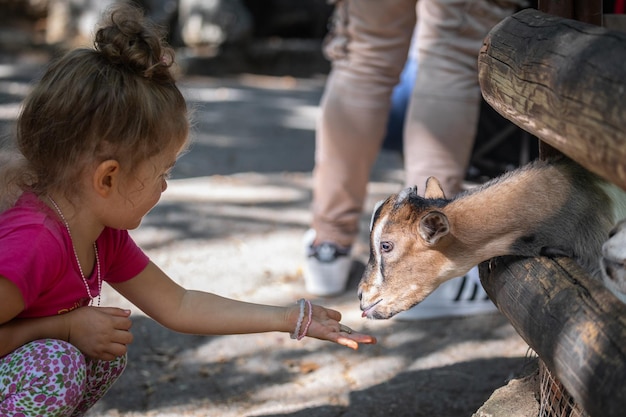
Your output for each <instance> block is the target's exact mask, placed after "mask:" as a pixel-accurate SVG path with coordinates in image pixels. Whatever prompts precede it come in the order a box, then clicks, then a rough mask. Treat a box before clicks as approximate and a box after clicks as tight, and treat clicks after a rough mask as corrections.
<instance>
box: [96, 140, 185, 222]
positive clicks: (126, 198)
mask: <svg viewBox="0 0 626 417" xmlns="http://www.w3.org/2000/svg"><path fill="white" fill-rule="evenodd" d="M181 150H182V147H174V146H172V147H171V149H169V150H167V151H165V152H163V153H162V154H159V155H155V156H153V157H151V158H150V159H148V160H146V161H144V162H143V163H141V165H140V166H139V167H138V168H137V169H136V170H135V172H134V173H132V174H131V175H129V176H128V178H127V179H126V180H124V181H122V183H121V184H120V190H119V193H118V198H117V201H116V202H115V206H116V207H115V211H116V215H115V216H112V218H113V219H115V220H114V223H115V224H108V225H109V226H111V227H114V228H116V229H135V228H137V227H138V226H139V224H140V223H141V220H142V219H143V217H144V216H145V215H146V214H147V213H148V212H149V211H150V210H151V209H152V208H153V207H154V206H155V205H156V203H157V202H158V201H159V199H160V198H161V194H162V193H163V191H165V190H166V189H167V180H168V179H169V176H170V173H171V170H172V168H173V167H174V164H175V163H176V160H177V158H178V156H179V155H180V153H181Z"/></svg>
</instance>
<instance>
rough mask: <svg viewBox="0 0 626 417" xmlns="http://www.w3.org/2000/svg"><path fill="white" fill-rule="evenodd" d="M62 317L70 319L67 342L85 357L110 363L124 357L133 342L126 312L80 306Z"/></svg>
mask: <svg viewBox="0 0 626 417" xmlns="http://www.w3.org/2000/svg"><path fill="white" fill-rule="evenodd" d="M64 316H65V317H66V319H67V320H69V334H68V338H67V341H68V342H70V343H71V344H73V345H74V346H76V347H77V348H78V349H79V350H80V351H81V352H83V354H85V356H87V357H90V358H93V359H100V360H106V361H110V360H113V359H115V358H117V357H119V356H122V355H124V354H125V353H126V351H127V345H128V344H129V343H131V342H132V341H133V335H132V334H131V333H130V331H129V330H130V327H131V324H132V322H131V320H130V311H129V310H122V309H120V308H114V307H81V308H78V309H76V310H73V311H70V312H69V313H67V314H64Z"/></svg>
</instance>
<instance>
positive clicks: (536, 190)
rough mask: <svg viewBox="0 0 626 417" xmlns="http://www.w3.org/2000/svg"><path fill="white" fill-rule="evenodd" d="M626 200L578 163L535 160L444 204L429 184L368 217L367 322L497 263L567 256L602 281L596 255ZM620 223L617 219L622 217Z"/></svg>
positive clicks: (362, 293)
mask: <svg viewBox="0 0 626 417" xmlns="http://www.w3.org/2000/svg"><path fill="white" fill-rule="evenodd" d="M625 196H626V195H625V194H624V193H623V192H621V190H618V189H617V188H616V187H614V186H611V185H610V184H609V183H607V182H606V181H604V180H602V179H601V178H599V177H598V176H596V175H594V174H592V173H590V172H589V171H587V170H585V169H584V168H582V167H581V166H580V165H578V164H576V163H575V162H573V161H571V160H569V159H567V158H565V157H560V158H558V159H554V160H550V161H542V160H537V161H534V162H532V163H530V164H528V165H525V166H523V167H521V168H518V169H517V170H514V171H511V172H509V173H507V174H504V175H502V176H501V177H498V178H495V179H493V180H491V181H489V182H487V183H485V184H484V185H482V186H479V187H475V188H472V189H470V190H467V191H465V192H462V193H460V194H458V195H457V196H455V197H454V198H453V199H447V198H446V197H445V196H444V193H443V191H442V189H441V186H440V185H439V182H438V181H437V180H436V179H435V178H432V177H431V178H430V179H429V180H428V182H427V184H426V189H425V193H424V196H423V197H422V196H420V195H418V193H417V187H412V188H408V189H406V190H404V191H402V192H400V193H398V194H394V195H392V196H390V197H389V198H388V199H386V200H385V201H384V202H382V204H380V205H379V206H378V207H377V208H376V209H375V212H374V214H373V217H372V223H371V232H370V258H369V261H368V265H367V267H366V270H365V272H364V274H363V277H362V279H361V282H360V284H359V298H360V300H361V309H362V310H363V316H366V317H369V318H376V319H385V318H389V317H392V316H393V315H395V314H397V313H399V312H401V311H404V310H407V309H409V308H411V307H413V306H415V305H416V304H418V303H419V302H420V301H422V300H424V298H426V297H427V296H428V295H429V294H430V293H432V292H433V291H434V290H435V289H436V288H437V287H438V286H439V285H441V284H442V283H443V282H445V281H447V280H449V279H452V278H454V277H459V276H463V275H464V274H466V273H467V272H468V271H469V270H470V269H471V268H472V267H474V266H476V265H478V264H479V263H480V262H482V261H485V260H488V259H490V258H493V257H496V256H503V255H520V256H568V257H571V258H573V259H575V260H576V261H577V262H578V263H579V264H580V265H581V267H583V268H584V269H585V270H586V271H587V272H588V273H589V274H590V275H592V276H594V277H598V278H599V279H600V277H601V274H600V269H599V259H600V255H601V248H602V245H603V243H604V241H605V240H606V238H607V235H608V233H609V231H610V230H611V229H612V228H613V226H614V224H615V223H616V221H617V220H619V219H620V218H621V217H620V216H621V214H617V213H619V212H624V207H625V205H624V202H625V201H626V198H625ZM622 217H623V216H622Z"/></svg>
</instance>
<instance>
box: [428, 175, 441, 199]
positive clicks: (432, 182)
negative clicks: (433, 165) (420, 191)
mask: <svg viewBox="0 0 626 417" xmlns="http://www.w3.org/2000/svg"><path fill="white" fill-rule="evenodd" d="M424 197H426V198H429V199H437V198H446V196H445V194H444V193H443V188H442V187H441V183H440V182H439V180H438V179H437V178H435V177H428V179H427V180H426V190H425V191H424Z"/></svg>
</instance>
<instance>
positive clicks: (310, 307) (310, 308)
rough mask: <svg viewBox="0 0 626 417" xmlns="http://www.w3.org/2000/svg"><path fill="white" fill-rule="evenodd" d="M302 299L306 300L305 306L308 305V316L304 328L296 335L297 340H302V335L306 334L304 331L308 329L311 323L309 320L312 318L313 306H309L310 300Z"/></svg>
mask: <svg viewBox="0 0 626 417" xmlns="http://www.w3.org/2000/svg"><path fill="white" fill-rule="evenodd" d="M304 301H306V305H307V307H309V317H308V319H307V322H306V325H305V326H304V330H303V331H302V334H301V335H299V336H298V340H302V339H303V338H304V336H306V333H307V332H308V331H309V326H310V325H311V321H312V320H313V306H311V302H310V301H309V300H304Z"/></svg>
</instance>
